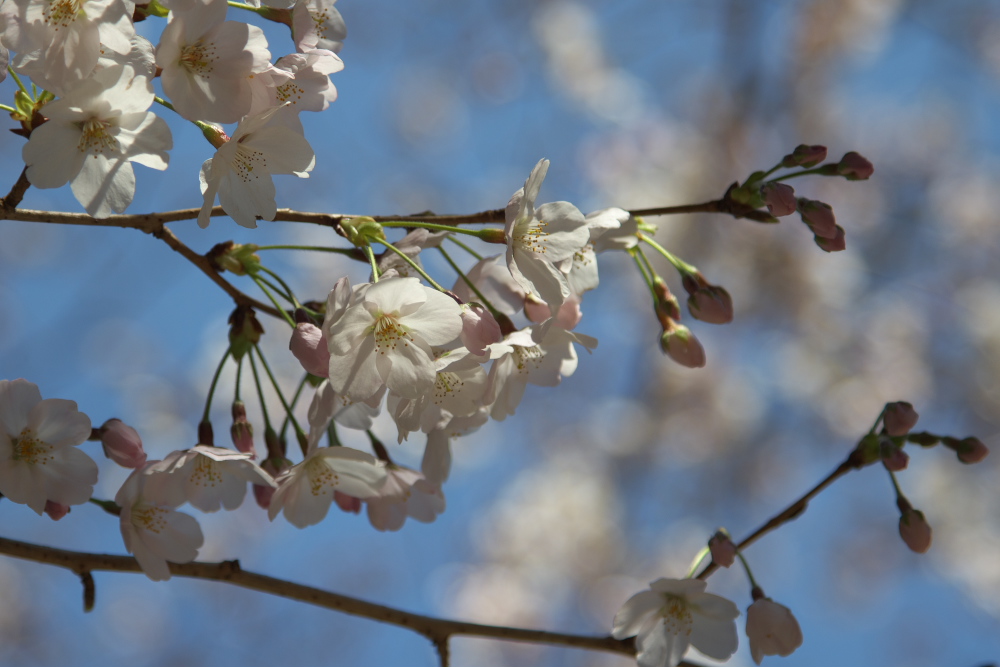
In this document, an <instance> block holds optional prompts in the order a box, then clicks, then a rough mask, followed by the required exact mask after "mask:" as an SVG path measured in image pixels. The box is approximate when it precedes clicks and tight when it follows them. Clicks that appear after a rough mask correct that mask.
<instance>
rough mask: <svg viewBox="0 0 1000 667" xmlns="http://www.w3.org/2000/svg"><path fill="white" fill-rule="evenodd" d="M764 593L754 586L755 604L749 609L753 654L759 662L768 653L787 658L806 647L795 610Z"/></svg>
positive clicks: (748, 620) (748, 616) (748, 622)
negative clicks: (793, 612)
mask: <svg viewBox="0 0 1000 667" xmlns="http://www.w3.org/2000/svg"><path fill="white" fill-rule="evenodd" d="M758 594H759V597H758ZM763 595H764V594H763V592H761V591H760V589H754V598H755V599H754V603H753V604H751V605H750V607H749V608H748V609H747V637H748V638H749V639H750V655H751V656H753V661H754V662H755V663H757V664H758V665H759V664H760V662H761V660H763V659H764V656H765V655H780V656H782V657H785V656H788V655H791V654H792V652H794V651H795V649H797V648H798V647H800V646H802V629H801V628H800V627H799V622H798V621H797V620H795V616H793V615H792V612H791V610H789V609H788V607H786V606H785V605H783V604H778V603H777V602H775V601H774V600H772V599H771V598H768V597H763Z"/></svg>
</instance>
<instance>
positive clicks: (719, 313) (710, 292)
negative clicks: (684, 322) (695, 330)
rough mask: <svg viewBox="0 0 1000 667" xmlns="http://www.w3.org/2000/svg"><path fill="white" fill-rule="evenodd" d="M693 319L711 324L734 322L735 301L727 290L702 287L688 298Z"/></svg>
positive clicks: (712, 286) (713, 286) (710, 286)
mask: <svg viewBox="0 0 1000 667" xmlns="http://www.w3.org/2000/svg"><path fill="white" fill-rule="evenodd" d="M688 310H689V311H690V312H691V317H693V318H695V319H696V320H701V321H702V322H708V323H709V324H726V323H728V322H732V321H733V299H732V297H730V296H729V292H727V291H726V290H725V288H722V287H718V286H716V285H709V286H707V287H702V288H701V289H699V290H698V291H696V292H695V293H694V294H692V295H691V296H689V297H688Z"/></svg>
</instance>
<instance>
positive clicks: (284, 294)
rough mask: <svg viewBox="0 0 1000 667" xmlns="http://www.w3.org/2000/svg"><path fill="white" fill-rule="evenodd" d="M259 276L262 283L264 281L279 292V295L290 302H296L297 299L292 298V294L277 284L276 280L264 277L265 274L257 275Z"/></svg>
mask: <svg viewBox="0 0 1000 667" xmlns="http://www.w3.org/2000/svg"><path fill="white" fill-rule="evenodd" d="M262 268H263V267H262ZM257 278H259V279H260V281H261V282H262V283H264V284H265V285H267V286H268V287H270V288H271V289H272V290H274V291H275V292H277V294H278V296H280V297H282V298H283V299H284V300H285V301H287V302H288V303H291V304H294V303H295V300H294V299H293V298H292V296H291V295H290V294H289V293H288V292H287V291H286V290H285V289H284V288H282V287H281V286H279V285H276V284H275V283H274V282H272V281H270V280H268V279H267V278H264V277H263V276H257Z"/></svg>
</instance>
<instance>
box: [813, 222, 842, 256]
mask: <svg viewBox="0 0 1000 667" xmlns="http://www.w3.org/2000/svg"><path fill="white" fill-rule="evenodd" d="M813 242H814V243H815V244H816V245H818V246H819V247H820V250H825V251H826V252H840V251H841V250H843V249H844V248H846V247H847V232H845V231H844V228H843V227H841V226H840V225H837V229H836V236H834V237H833V238H832V239H826V238H823V237H822V236H814V237H813Z"/></svg>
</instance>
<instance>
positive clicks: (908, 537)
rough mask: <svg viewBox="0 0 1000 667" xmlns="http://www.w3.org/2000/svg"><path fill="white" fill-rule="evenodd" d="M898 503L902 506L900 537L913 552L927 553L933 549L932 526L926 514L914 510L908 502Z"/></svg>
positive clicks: (901, 501)
mask: <svg viewBox="0 0 1000 667" xmlns="http://www.w3.org/2000/svg"><path fill="white" fill-rule="evenodd" d="M897 503H898V504H899V506H900V508H899V509H900V516H899V536H900V537H901V538H903V542H905V543H906V546H908V547H909V548H910V550H911V551H915V552H916V553H918V554H922V553H926V552H927V550H928V549H930V548H931V526H930V524H929V523H927V519H925V518H924V513H923V512H921V511H920V510H917V509H913V507H912V506H910V503H909V502H907V501H906V500H902V499H901V500H900V501H897Z"/></svg>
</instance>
